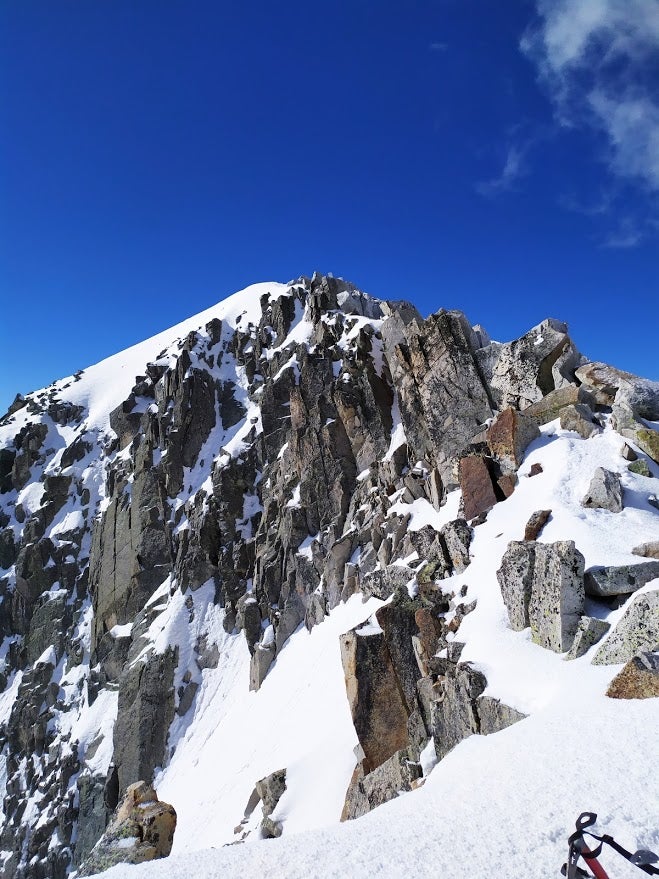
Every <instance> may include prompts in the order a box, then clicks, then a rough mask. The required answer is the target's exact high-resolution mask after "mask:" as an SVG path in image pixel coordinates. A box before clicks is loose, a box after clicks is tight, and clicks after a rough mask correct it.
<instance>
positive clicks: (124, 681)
mask: <svg viewBox="0 0 659 879" xmlns="http://www.w3.org/2000/svg"><path fill="white" fill-rule="evenodd" d="M177 653H178V651H177V650H176V649H171V648H168V649H167V650H166V651H165V652H164V653H160V654H157V653H154V654H152V655H151V656H150V657H148V658H147V659H143V660H140V661H138V662H135V663H134V664H133V665H128V666H127V667H126V669H125V670H124V672H123V674H122V676H121V679H120V681H119V707H118V711H117V722H116V724H115V727H114V760H115V764H116V767H117V772H118V777H119V789H120V790H122V791H123V790H125V789H126V788H127V787H128V785H130V784H134V783H135V782H137V781H139V780H140V779H144V778H152V777H153V770H154V769H155V767H156V766H162V765H163V763H164V759H165V755H166V746H167V735H168V733H169V727H170V725H171V723H172V721H173V719H174V696H175V693H174V670H175V669H176V664H177V661H178V659H177Z"/></svg>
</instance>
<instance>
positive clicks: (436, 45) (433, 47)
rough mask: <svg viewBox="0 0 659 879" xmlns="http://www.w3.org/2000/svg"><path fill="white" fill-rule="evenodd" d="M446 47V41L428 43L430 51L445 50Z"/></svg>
mask: <svg viewBox="0 0 659 879" xmlns="http://www.w3.org/2000/svg"><path fill="white" fill-rule="evenodd" d="M447 49H448V43H442V42H436V43H431V44H430V51H431V52H446V50H447Z"/></svg>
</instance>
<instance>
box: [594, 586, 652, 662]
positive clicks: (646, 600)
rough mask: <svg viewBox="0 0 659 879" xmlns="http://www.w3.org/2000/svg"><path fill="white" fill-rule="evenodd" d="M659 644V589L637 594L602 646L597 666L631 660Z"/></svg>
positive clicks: (596, 657)
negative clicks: (640, 652) (642, 651)
mask: <svg viewBox="0 0 659 879" xmlns="http://www.w3.org/2000/svg"><path fill="white" fill-rule="evenodd" d="M658 645H659V589H654V590H652V591H649V592H642V593H641V594H640V595H635V596H634V598H633V599H632V600H631V603H630V604H629V606H628V607H627V609H626V610H625V613H624V615H623V617H622V619H620V620H619V621H618V624H617V625H616V627H615V628H614V629H613V631H612V632H611V634H610V635H609V636H608V638H607V639H606V641H605V642H604V643H603V644H602V646H601V647H600V648H599V650H598V651H597V653H596V654H595V658H594V659H593V663H594V664H595V665H615V664H616V663H618V662H628V661H629V660H630V659H632V658H633V657H634V656H635V655H636V654H637V653H638V652H639V650H646V651H647V650H650V651H654V650H655V649H656V648H657V646H658Z"/></svg>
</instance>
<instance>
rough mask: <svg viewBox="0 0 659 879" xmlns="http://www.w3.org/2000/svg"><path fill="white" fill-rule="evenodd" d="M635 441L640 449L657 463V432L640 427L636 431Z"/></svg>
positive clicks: (658, 433)
mask: <svg viewBox="0 0 659 879" xmlns="http://www.w3.org/2000/svg"><path fill="white" fill-rule="evenodd" d="M635 441H636V445H637V446H638V447H639V448H640V449H642V450H643V451H644V452H645V454H646V455H647V456H648V457H649V458H652V460H653V461H654V462H655V464H659V432H657V431H656V430H648V429H647V428H641V429H640V430H637V431H636V436H635Z"/></svg>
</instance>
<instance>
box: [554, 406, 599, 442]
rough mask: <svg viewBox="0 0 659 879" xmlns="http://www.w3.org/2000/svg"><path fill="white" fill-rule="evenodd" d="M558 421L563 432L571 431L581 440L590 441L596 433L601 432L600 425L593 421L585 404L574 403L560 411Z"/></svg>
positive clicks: (592, 416)
mask: <svg viewBox="0 0 659 879" xmlns="http://www.w3.org/2000/svg"><path fill="white" fill-rule="evenodd" d="M560 419H561V421H560V423H561V427H562V429H563V430H572V431H574V432H575V433H578V434H579V436H581V437H583V439H590V437H591V436H594V435H595V434H596V433H601V432H602V427H601V425H600V424H599V423H598V422H597V421H595V415H594V414H593V412H592V410H591V409H590V407H589V406H587V405H586V404H585V403H575V404H574V405H573V406H566V407H565V408H564V409H561V412H560Z"/></svg>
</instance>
